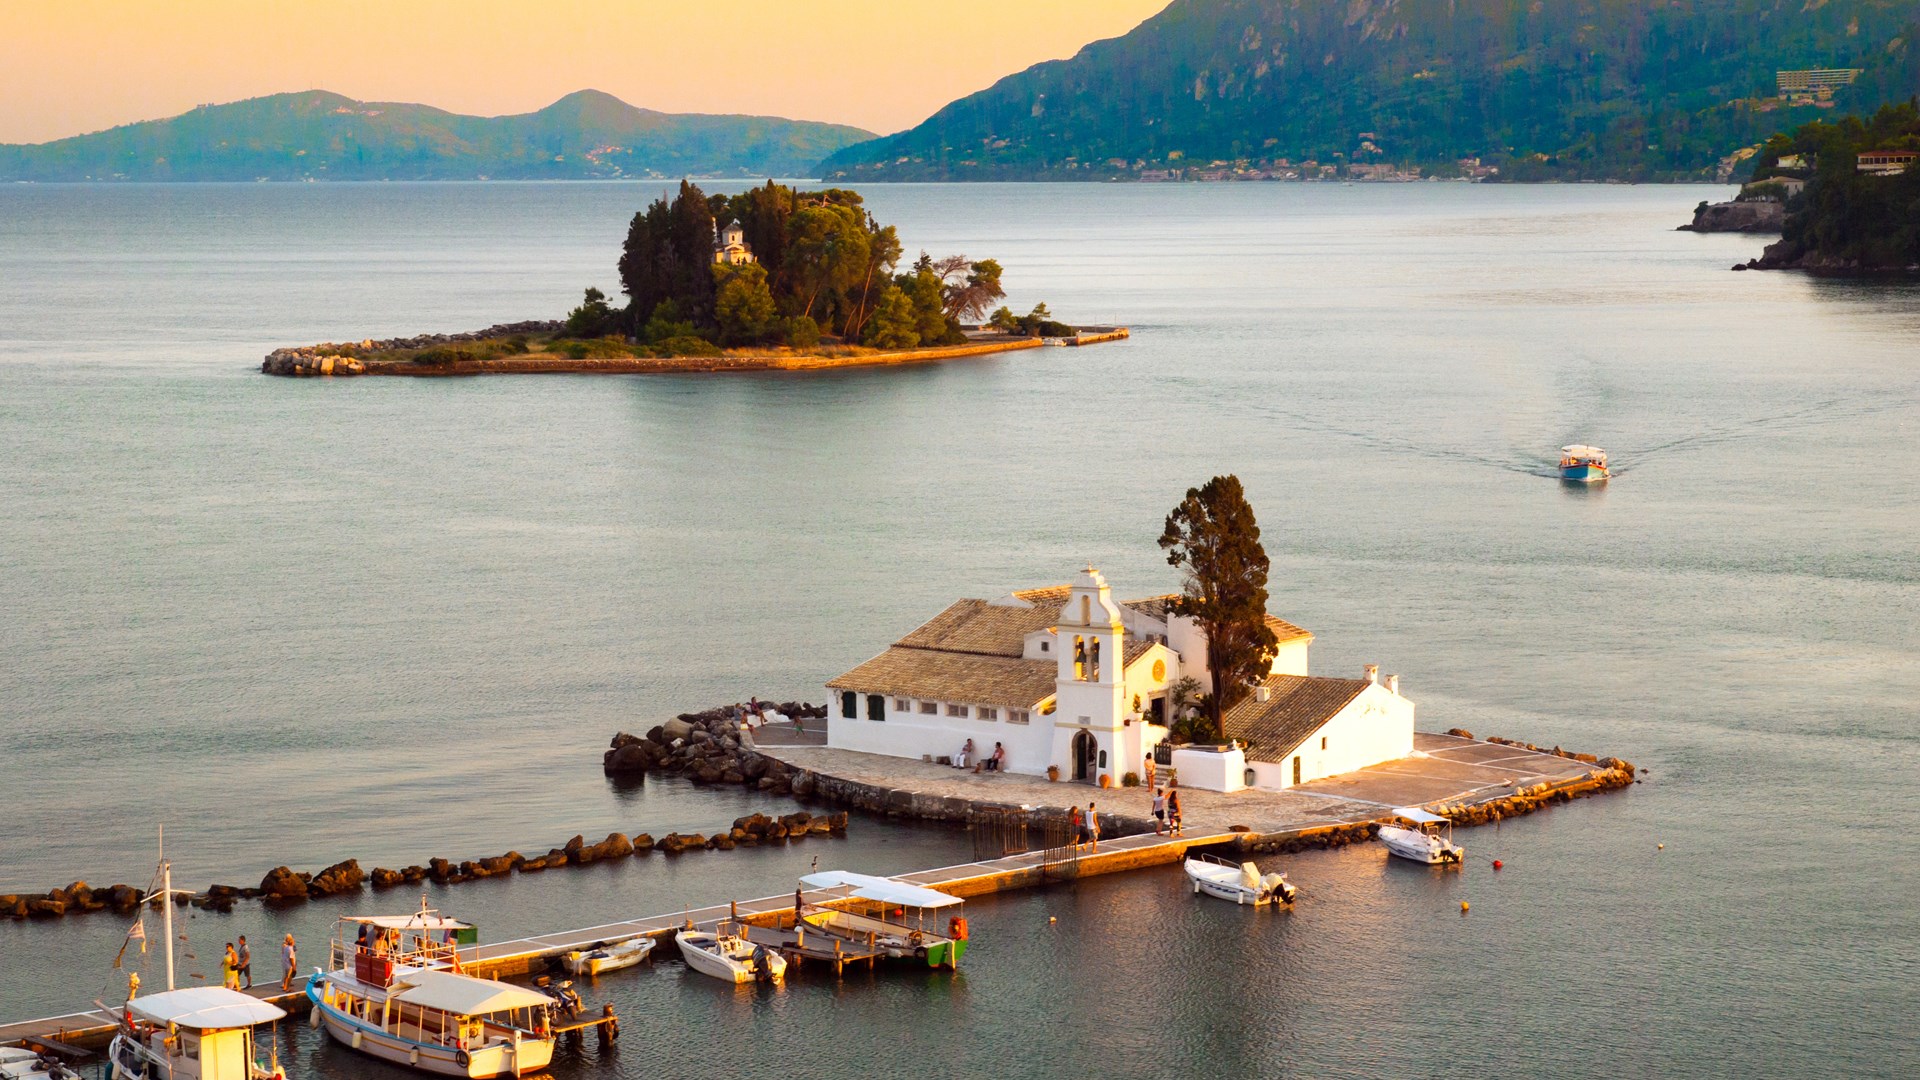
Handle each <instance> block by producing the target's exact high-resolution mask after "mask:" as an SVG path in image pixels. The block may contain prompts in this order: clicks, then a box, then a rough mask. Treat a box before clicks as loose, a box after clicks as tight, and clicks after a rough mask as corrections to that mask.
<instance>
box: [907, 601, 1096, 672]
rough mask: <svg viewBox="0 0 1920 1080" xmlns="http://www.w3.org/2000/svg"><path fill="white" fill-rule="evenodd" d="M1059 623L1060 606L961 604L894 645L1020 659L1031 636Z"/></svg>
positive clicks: (969, 602) (949, 608) (936, 616)
mask: <svg viewBox="0 0 1920 1080" xmlns="http://www.w3.org/2000/svg"><path fill="white" fill-rule="evenodd" d="M1035 591H1042V590H1035ZM1014 595H1016V596H1020V595H1021V594H1019V593H1015V594H1014ZM1021 599H1026V597H1024V596H1021ZM1059 621H1060V605H1059V604H1057V603H1043V604H1036V605H1035V606H1034V607H1007V606H1003V605H999V604H990V603H988V602H987V601H985V600H961V601H959V602H957V603H955V604H953V605H952V606H950V607H948V608H947V610H945V611H943V612H941V613H940V614H938V615H935V616H934V617H933V618H931V619H929V620H927V622H926V623H925V624H923V625H922V626H920V628H919V629H917V630H915V631H914V632H913V633H911V634H908V635H907V636H906V637H903V638H901V639H900V640H899V641H896V642H894V644H895V645H896V646H899V647H901V648H908V649H938V650H941V651H944V652H962V653H978V654H980V655H982V656H1009V657H1018V656H1019V655H1020V654H1021V653H1022V652H1023V651H1024V650H1025V648H1026V637H1027V635H1028V634H1031V633H1033V632H1034V631H1035V630H1045V629H1047V628H1048V627H1050V626H1052V625H1053V624H1055V623H1057V622H1059Z"/></svg>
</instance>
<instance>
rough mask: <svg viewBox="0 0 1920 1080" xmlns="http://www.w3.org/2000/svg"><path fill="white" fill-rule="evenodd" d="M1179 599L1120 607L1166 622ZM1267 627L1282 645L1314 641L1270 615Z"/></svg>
mask: <svg viewBox="0 0 1920 1080" xmlns="http://www.w3.org/2000/svg"><path fill="white" fill-rule="evenodd" d="M1179 598H1180V594H1179V593H1167V594H1166V595H1165V596H1149V597H1146V598H1145V599H1142V600H1122V601H1121V602H1120V606H1121V607H1127V608H1132V609H1133V610H1135V611H1138V612H1139V613H1141V614H1142V615H1147V616H1150V617H1152V618H1155V619H1162V620H1164V619H1165V618H1166V617H1167V612H1168V608H1169V607H1170V606H1171V605H1172V603H1173V601H1175V600H1178V599H1179ZM1267 625H1268V626H1270V627H1272V628H1273V636H1274V637H1275V638H1276V639H1277V640H1278V642H1279V643H1280V644H1282V645H1285V644H1286V643H1287V642H1289V641H1299V640H1300V639H1302V638H1305V639H1307V640H1308V641H1312V640H1313V634H1312V633H1310V632H1308V631H1306V630H1303V629H1301V628H1300V627H1298V626H1295V625H1293V624H1292V623H1290V622H1288V621H1286V620H1285V619H1276V618H1274V617H1273V616H1271V615H1269V616H1267Z"/></svg>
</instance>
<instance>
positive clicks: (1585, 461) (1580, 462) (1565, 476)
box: [1560, 443, 1613, 484]
mask: <svg viewBox="0 0 1920 1080" xmlns="http://www.w3.org/2000/svg"><path fill="white" fill-rule="evenodd" d="M1612 475H1613V474H1612V473H1611V472H1609V471H1607V452H1606V451H1605V450H1602V449H1600V448H1599V447H1597V446H1586V445H1584V444H1579V443H1576V444H1574V445H1573V446H1563V447H1561V448H1560V479H1562V480H1572V481H1574V482H1576V483H1581V484H1591V483H1594V482H1595V481H1598V480H1605V479H1607V478H1609V477H1611V476H1612Z"/></svg>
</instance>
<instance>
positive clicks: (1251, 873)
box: [1187, 855, 1300, 907]
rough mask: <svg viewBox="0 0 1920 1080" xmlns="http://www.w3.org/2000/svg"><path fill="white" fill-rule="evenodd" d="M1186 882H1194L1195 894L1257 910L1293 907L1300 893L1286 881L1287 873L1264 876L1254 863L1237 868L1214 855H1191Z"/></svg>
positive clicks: (1188, 861)
mask: <svg viewBox="0 0 1920 1080" xmlns="http://www.w3.org/2000/svg"><path fill="white" fill-rule="evenodd" d="M1187 880H1188V881H1191V882H1192V883H1193V891H1194V892H1196V893H1205V894H1207V895H1208V896H1214V897H1218V898H1220V899H1222V900H1231V901H1233V902H1234V903H1236V904H1252V905H1253V906H1255V907H1260V906H1263V905H1266V904H1273V903H1280V904H1291V903H1293V898H1294V897H1295V896H1297V895H1299V892H1300V890H1298V889H1296V888H1294V887H1293V886H1292V885H1291V884H1289V883H1288V882H1287V875H1285V874H1281V873H1272V874H1267V875H1265V876H1262V875H1261V873H1260V868H1259V867H1257V866H1255V865H1254V864H1252V863H1251V862H1243V863H1241V864H1239V865H1238V866H1235V865H1234V864H1233V863H1230V862H1228V861H1227V860H1225V859H1222V858H1218V857H1216V856H1213V855H1191V856H1188V858H1187Z"/></svg>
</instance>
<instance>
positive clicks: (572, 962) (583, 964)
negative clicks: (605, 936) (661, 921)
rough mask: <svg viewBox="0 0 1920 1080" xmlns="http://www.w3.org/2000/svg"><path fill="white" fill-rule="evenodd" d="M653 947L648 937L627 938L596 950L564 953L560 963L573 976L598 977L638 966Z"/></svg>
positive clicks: (651, 940)
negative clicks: (605, 973) (609, 972)
mask: <svg viewBox="0 0 1920 1080" xmlns="http://www.w3.org/2000/svg"><path fill="white" fill-rule="evenodd" d="M653 946H654V940H653V939H652V938H650V937H635V938H628V939H627V940H625V941H615V942H611V943H609V944H606V945H602V946H600V947H599V948H597V949H575V950H573V951H572V952H568V953H564V954H562V955H561V957H560V963H561V964H563V965H564V966H565V967H566V969H567V970H568V971H571V972H573V973H574V974H575V975H599V974H602V973H604V972H608V971H618V970H620V969H621V968H630V967H632V966H634V965H635V964H638V963H639V962H640V961H642V960H645V959H646V958H647V957H648V956H651V955H652V954H653Z"/></svg>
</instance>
